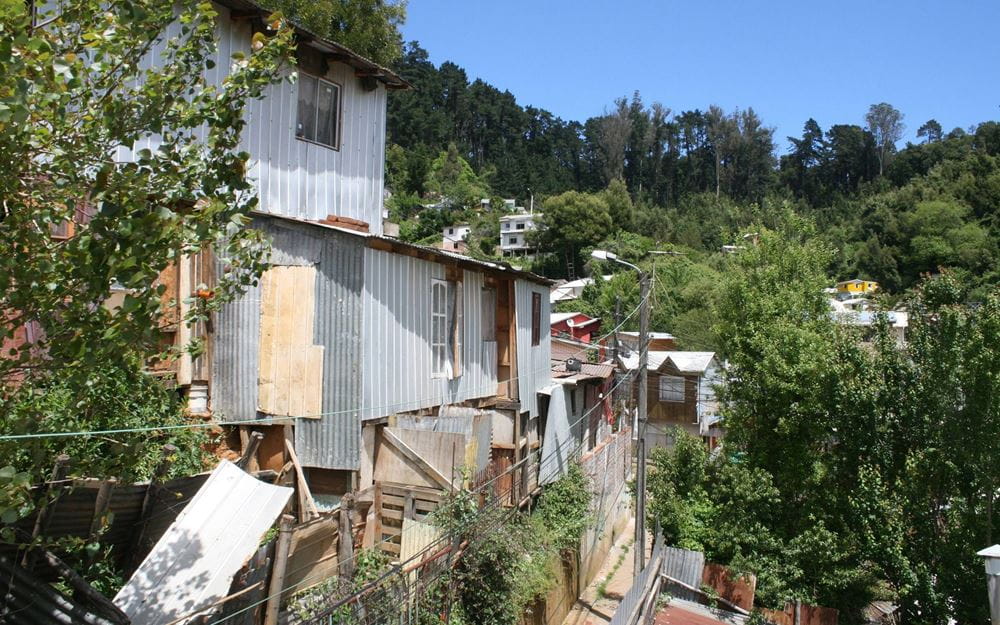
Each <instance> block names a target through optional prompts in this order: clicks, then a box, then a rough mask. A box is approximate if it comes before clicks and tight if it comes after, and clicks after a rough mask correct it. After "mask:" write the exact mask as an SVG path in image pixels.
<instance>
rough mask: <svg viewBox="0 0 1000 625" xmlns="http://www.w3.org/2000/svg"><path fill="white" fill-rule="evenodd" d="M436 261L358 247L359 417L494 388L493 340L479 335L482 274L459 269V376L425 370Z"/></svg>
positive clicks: (440, 274) (440, 269)
mask: <svg viewBox="0 0 1000 625" xmlns="http://www.w3.org/2000/svg"><path fill="white" fill-rule="evenodd" d="M444 278H445V267H444V265H442V264H440V263H435V262H431V261H426V260H422V259H419V258H414V257H411V256H405V255H403V254H394V253H391V252H384V251H381V250H374V249H366V250H365V268H364V311H365V313H364V315H365V316H364V324H363V328H362V335H363V336H362V344H363V345H364V346H365V350H364V361H363V367H364V374H363V382H362V385H363V389H364V390H363V415H364V418H366V419H373V418H377V417H383V416H387V415H389V414H393V413H396V412H403V411H408V410H417V409H419V408H429V407H432V406H437V405H440V404H449V403H457V402H462V401H465V400H468V399H474V398H477V397H489V396H490V395H495V394H496V383H497V364H496V363H497V354H496V343H495V342H487V341H483V330H482V323H483V315H482V297H481V291H482V288H483V286H484V281H483V274H481V273H476V272H472V271H464V272H463V285H464V286H463V291H462V292H463V302H464V319H465V330H464V335H463V355H464V358H463V366H462V375H461V376H459V377H458V378H457V379H454V380H448V379H443V378H432V377H431V349H430V318H431V280H433V279H439V280H443V279H444Z"/></svg>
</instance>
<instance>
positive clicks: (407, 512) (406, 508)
mask: <svg viewBox="0 0 1000 625" xmlns="http://www.w3.org/2000/svg"><path fill="white" fill-rule="evenodd" d="M414 507H415V502H414V500H413V491H412V490H410V491H406V500H405V501H404V502H403V518H404V519H410V520H411V521H412V520H413V513H414Z"/></svg>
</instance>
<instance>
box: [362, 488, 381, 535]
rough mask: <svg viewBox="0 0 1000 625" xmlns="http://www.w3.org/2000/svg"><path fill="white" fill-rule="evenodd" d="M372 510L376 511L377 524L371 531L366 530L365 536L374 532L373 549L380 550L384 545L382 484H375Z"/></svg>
mask: <svg viewBox="0 0 1000 625" xmlns="http://www.w3.org/2000/svg"><path fill="white" fill-rule="evenodd" d="M372 510H374V511H375V523H374V527H372V528H371V529H369V528H367V527H366V528H365V534H367V533H368V532H369V531H371V532H372V540H373V541H374V542H373V543H372V547H374V548H376V549H379V548H380V547H379V545H381V544H382V482H375V496H374V497H373V498H372Z"/></svg>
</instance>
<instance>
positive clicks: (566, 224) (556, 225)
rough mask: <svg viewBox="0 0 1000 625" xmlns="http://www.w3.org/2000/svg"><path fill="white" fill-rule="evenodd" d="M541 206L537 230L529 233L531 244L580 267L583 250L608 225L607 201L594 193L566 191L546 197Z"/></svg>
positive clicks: (607, 230) (598, 238)
mask: <svg viewBox="0 0 1000 625" xmlns="http://www.w3.org/2000/svg"><path fill="white" fill-rule="evenodd" d="M542 210H543V213H544V214H543V215H542V216H541V218H540V219H539V223H538V230H536V231H535V232H534V233H533V235H534V236H535V239H534V241H535V244H536V246H537V247H538V249H539V250H540V252H541V253H544V254H551V255H553V256H554V257H555V258H557V259H558V260H559V262H560V263H561V264H563V265H564V266H565V267H566V268H568V267H569V265H570V264H571V263H572V264H573V265H574V266H575V267H582V266H583V263H584V260H585V259H584V257H583V251H584V250H585V249H586V248H592V247H593V246H594V245H595V244H597V243H598V242H599V241H601V240H602V239H603V238H604V237H606V236H607V235H608V234H609V233H610V232H611V229H612V221H611V214H610V213H609V212H608V205H607V202H606V201H605V199H604V197H602V196H601V195H598V194H589V193H578V192H576V191H567V192H566V193H563V194H561V195H557V196H554V197H550V198H547V199H546V200H545V202H544V204H543V205H542ZM529 236H530V235H529Z"/></svg>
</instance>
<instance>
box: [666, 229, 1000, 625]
mask: <svg viewBox="0 0 1000 625" xmlns="http://www.w3.org/2000/svg"><path fill="white" fill-rule="evenodd" d="M809 235H810V231H809V229H808V228H804V227H802V226H799V227H798V228H796V229H790V230H786V232H784V233H783V234H780V235H779V234H777V233H775V232H772V231H769V230H766V229H763V230H761V231H760V239H759V243H758V244H757V245H756V246H753V247H752V248H747V249H746V250H745V251H743V252H741V253H740V254H737V255H735V256H734V257H733V259H732V266H731V268H730V270H729V271H728V272H727V274H726V277H725V280H724V283H723V287H722V297H721V298H720V300H719V302H718V309H717V312H718V332H719V337H720V340H721V341H722V346H723V350H724V351H725V353H726V355H727V358H728V362H729V366H728V369H727V372H726V374H727V375H726V384H725V386H724V387H723V389H722V392H721V398H722V399H723V400H724V407H725V408H724V409H725V417H726V427H727V439H726V444H725V447H724V453H722V454H718V455H714V456H713V455H710V454H708V453H707V452H706V451H705V450H704V448H703V447H702V446H701V443H700V442H699V441H698V440H696V439H693V438H688V437H685V436H684V435H683V434H681V433H678V434H677V441H676V445H675V447H674V448H673V449H671V450H656V451H655V452H654V454H653V456H652V468H651V474H650V478H649V489H650V495H651V498H650V513H651V515H652V516H653V517H654V518H656V519H659V521H660V523H661V526H662V528H663V531H664V533H665V534H666V536H667V538H668V539H669V540H670V541H671V542H673V543H675V544H678V545H681V546H685V547H688V548H692V549H699V550H703V551H704V552H705V553H706V557H707V558H708V559H710V560H713V561H717V562H721V563H725V564H728V565H730V566H732V567H734V568H735V569H736V570H738V571H750V572H754V573H756V574H757V576H758V587H757V597H758V600H759V602H760V603H761V604H763V605H768V606H781V605H782V604H783V603H784V602H785V601H788V600H790V599H796V598H797V599H801V600H803V601H807V602H811V603H815V604H820V605H827V606H831V607H836V608H838V609H840V610H841V618H842V619H845V620H855V619H858V618H860V610H861V609H862V608H863V607H864V605H865V604H866V603H867V602H868V601H869V600H870V599H872V598H882V599H888V600H891V601H894V602H897V603H899V604H900V605H901V607H902V610H903V613H904V614H905V615H906V618H907V619H910V620H912V621H913V622H918V623H937V622H943V621H944V620H947V619H948V618H954V619H956V620H958V621H961V622H977V621H981V620H984V619H985V618H986V614H985V609H986V603H985V601H984V600H983V597H982V596H981V591H977V590H975V589H976V587H977V585H978V579H979V577H980V576H981V572H980V570H979V567H978V566H977V564H978V563H977V562H976V559H975V557H974V555H973V554H974V553H975V551H976V550H977V549H979V548H981V546H982V545H985V544H991V543H992V542H994V541H995V536H996V533H995V531H994V526H995V524H996V522H995V520H994V519H993V516H992V508H993V500H994V498H995V493H996V480H997V471H996V468H995V466H994V463H993V462H992V460H991V458H994V457H995V454H996V453H997V451H998V450H997V449H995V447H996V445H997V443H996V441H997V440H998V439H997V435H996V434H994V432H996V431H997V430H998V428H1000V418H998V417H997V414H1000V413H998V410H1000V409H998V407H997V405H996V402H995V397H996V396H997V395H996V393H997V391H998V388H997V382H996V380H998V379H1000V357H998V356H997V354H996V353H995V352H996V349H995V345H996V344H998V343H997V341H998V340H1000V294H998V293H996V292H995V291H990V292H988V293H987V294H986V296H985V299H984V300H983V302H982V304H981V305H980V306H978V307H970V306H968V305H967V304H965V301H966V298H967V297H968V294H969V287H968V285H966V284H963V283H962V282H961V281H960V280H959V279H958V278H957V277H956V275H955V274H953V273H951V272H944V273H943V274H941V275H940V276H939V277H937V278H933V279H929V280H926V281H925V282H923V283H922V284H921V286H920V288H919V289H918V290H917V291H916V292H915V294H914V297H913V299H912V300H910V302H909V311H910V329H909V335H908V338H909V343H908V345H907V346H906V347H905V348H900V347H899V346H898V345H897V344H896V343H895V341H894V339H893V338H892V337H891V335H890V334H889V328H888V324H887V322H886V321H885V319H884V318H882V319H881V320H880V321H879V323H878V325H877V328H876V330H875V335H874V338H873V341H872V343H871V345H870V347H862V346H861V344H860V343H859V338H860V337H859V336H858V335H857V334H856V333H854V332H852V331H850V330H847V329H844V328H842V327H838V326H836V325H835V324H834V322H833V320H832V319H831V318H830V316H829V314H828V312H827V310H826V307H825V302H824V300H823V295H822V292H821V287H822V286H823V285H824V284H825V275H824V267H825V266H826V264H827V261H828V259H829V255H830V251H829V249H827V248H825V247H824V246H823V245H821V244H818V243H816V242H815V239H813V238H811V237H810V236H809ZM970 589H972V590H970Z"/></svg>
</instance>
